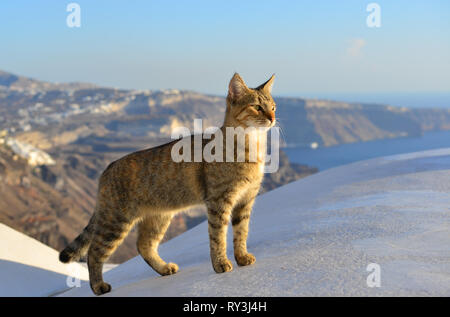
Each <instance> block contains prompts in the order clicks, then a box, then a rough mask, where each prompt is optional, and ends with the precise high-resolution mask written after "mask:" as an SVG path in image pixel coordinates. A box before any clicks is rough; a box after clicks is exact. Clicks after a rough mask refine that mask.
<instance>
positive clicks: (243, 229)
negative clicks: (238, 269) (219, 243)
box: [231, 198, 256, 266]
mask: <svg viewBox="0 0 450 317" xmlns="http://www.w3.org/2000/svg"><path fill="white" fill-rule="evenodd" d="M253 202H254V198H253V199H251V200H249V201H247V202H245V203H242V204H239V205H237V206H236V207H235V208H234V209H233V212H232V218H231V224H232V225H233V245H234V258H235V259H236V262H237V264H238V265H240V266H246V265H251V264H253V263H255V261H256V259H255V256H254V255H253V254H251V253H248V252H247V236H248V227H249V223H250V214H251V212H252V206H253Z"/></svg>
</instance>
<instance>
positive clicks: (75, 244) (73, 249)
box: [59, 212, 96, 263]
mask: <svg viewBox="0 0 450 317" xmlns="http://www.w3.org/2000/svg"><path fill="white" fill-rule="evenodd" d="M95 214H96V213H95V212H94V215H93V216H92V218H91V220H90V221H89V223H88V225H87V226H86V228H84V230H83V232H82V233H81V234H80V235H79V236H78V237H76V238H75V240H73V241H72V242H71V243H70V244H69V245H68V246H67V247H66V248H65V249H64V250H62V251H61V252H60V253H59V260H60V261H61V262H63V263H69V262H73V261H78V260H80V259H81V258H82V257H83V256H84V255H86V253H87V251H88V249H89V246H90V245H91V240H92V234H93V233H94V221H95Z"/></svg>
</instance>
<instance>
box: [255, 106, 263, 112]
mask: <svg viewBox="0 0 450 317" xmlns="http://www.w3.org/2000/svg"><path fill="white" fill-rule="evenodd" d="M255 109H256V111H263V108H262V107H261V106H260V105H256V106H255Z"/></svg>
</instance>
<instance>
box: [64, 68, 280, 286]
mask: <svg viewBox="0 0 450 317" xmlns="http://www.w3.org/2000/svg"><path fill="white" fill-rule="evenodd" d="M273 81H274V76H272V77H271V78H270V79H269V80H268V81H267V82H265V83H264V84H262V85H260V86H259V87H257V88H248V87H247V86H246V84H245V83H244V81H243V80H242V78H241V77H240V76H239V74H237V73H236V74H234V76H233V78H232V79H231V81H230V84H229V87H228V96H227V99H226V104H227V108H226V113H225V119H224V123H223V126H222V127H221V128H220V130H222V131H223V132H224V133H223V135H225V129H226V128H227V127H233V128H236V127H242V128H244V129H245V128H248V127H255V128H264V129H265V131H267V130H268V128H270V127H272V126H273V125H274V124H275V102H274V101H273V99H272V96H271V89H272V84H273ZM261 134H263V135H261ZM247 137H248V138H252V137H259V138H260V139H263V141H265V138H266V132H264V133H259V135H258V136H255V135H253V136H252V135H250V134H249V135H248V136H247ZM187 138H190V142H191V143H193V140H194V136H188V137H187ZM177 141H178V140H175V141H172V142H170V143H167V144H164V145H161V146H158V147H154V148H150V149H146V150H143V151H138V152H134V153H131V154H129V155H126V156H124V157H123V158H121V159H119V160H117V161H115V162H113V163H111V164H110V165H109V166H108V167H107V168H106V170H105V171H104V172H103V173H102V175H101V177H100V180H99V187H98V193H97V204H96V207H95V211H94V214H93V216H92V218H91V219H90V221H89V224H88V225H87V226H86V228H84V230H83V232H82V233H81V234H80V235H79V236H78V237H77V238H76V239H75V240H74V241H73V242H72V243H70V244H69V245H68V246H67V247H66V248H65V249H64V250H63V251H62V252H61V253H60V255H59V259H60V261H61V262H64V263H68V262H71V261H77V260H79V259H80V258H81V257H83V256H84V255H86V254H87V261H88V268H89V279H90V285H91V288H92V291H93V292H94V293H95V294H97V295H101V294H104V293H107V292H109V291H111V286H110V285H109V284H107V283H105V282H104V281H103V276H102V267H103V263H104V262H105V261H106V260H107V259H108V257H109V256H110V255H111V254H112V253H113V252H114V251H115V249H116V248H117V246H118V245H119V244H120V243H121V242H122V241H123V239H124V238H125V236H126V235H127V234H128V232H129V231H130V229H131V228H132V227H133V226H134V225H135V224H137V226H138V240H137V249H138V251H139V253H140V255H141V256H142V257H143V258H144V259H145V261H146V262H147V263H148V265H150V266H151V267H152V268H153V269H154V270H155V271H156V272H158V273H159V274H161V275H170V274H174V273H176V272H177V271H178V266H177V265H176V264H175V263H166V262H165V261H164V260H163V259H161V258H160V257H159V255H158V245H159V243H160V241H161V239H162V238H163V236H164V233H165V232H166V230H167V228H168V226H169V224H170V221H171V219H172V217H173V216H174V214H175V213H177V212H179V211H182V210H185V209H187V208H189V207H192V206H195V205H199V204H204V205H205V206H206V207H207V213H208V232H209V241H210V255H211V261H212V266H213V268H214V270H215V271H216V272H217V273H222V272H228V271H231V270H232V264H231V262H230V260H229V259H228V258H227V254H226V232H227V226H228V222H229V219H230V216H231V223H232V226H233V244H234V257H235V259H236V262H237V264H238V265H241V266H243V265H250V264H253V263H254V262H255V257H254V256H253V255H252V254H251V253H249V252H247V235H248V226H249V220H250V213H251V210H252V205H253V202H254V200H255V197H256V195H257V194H258V191H259V188H260V185H261V181H262V178H263V167H264V161H265V160H264V157H263V156H264V153H265V151H266V149H265V148H264V147H262V146H260V147H259V149H258V151H259V154H260V156H258V158H259V159H258V160H257V161H251V160H249V159H248V158H249V157H248V155H246V156H245V158H246V159H245V160H244V161H243V162H242V161H241V162H226V161H225V160H224V162H218V161H213V162H206V161H205V160H202V161H201V162H195V161H194V160H192V161H191V162H185V161H182V162H174V160H173V159H172V158H171V150H172V147H173V145H174V144H175V143H176V142H177ZM233 142H236V140H235V139H234V140H233ZM203 143H204V141H203ZM226 143H227V142H226V140H225V139H224V141H223V144H224V148H223V151H224V152H225V151H226V148H225V146H226ZM248 144H249V143H248V139H246V143H245V146H246V147H248ZM261 144H262V143H261ZM264 144H265V143H264ZM234 148H235V149H237V147H234ZM247 150H248V149H247V148H246V151H247ZM247 152H248V151H247ZM235 154H236V153H235ZM247 154H248V153H247ZM261 157H262V159H261Z"/></svg>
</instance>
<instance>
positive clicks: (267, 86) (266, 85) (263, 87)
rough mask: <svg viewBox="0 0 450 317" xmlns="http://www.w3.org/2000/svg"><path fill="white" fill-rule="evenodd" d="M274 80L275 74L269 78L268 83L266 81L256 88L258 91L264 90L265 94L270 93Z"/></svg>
mask: <svg viewBox="0 0 450 317" xmlns="http://www.w3.org/2000/svg"><path fill="white" fill-rule="evenodd" d="M274 80H275V74H273V75H272V77H270V78H269V80H268V81H266V82H265V83H264V84H262V85H260V86H259V87H258V88H256V89H258V90H264V91H265V92H267V93H269V94H270V93H272V86H273V81H274Z"/></svg>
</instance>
